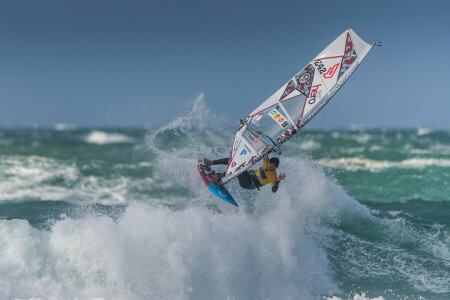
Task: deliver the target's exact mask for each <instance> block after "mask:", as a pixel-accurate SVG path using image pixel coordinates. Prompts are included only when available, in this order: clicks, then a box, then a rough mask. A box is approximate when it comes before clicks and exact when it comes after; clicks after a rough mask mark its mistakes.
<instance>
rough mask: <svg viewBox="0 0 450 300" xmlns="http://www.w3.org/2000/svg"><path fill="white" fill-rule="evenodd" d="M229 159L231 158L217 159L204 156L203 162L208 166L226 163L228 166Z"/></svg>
mask: <svg viewBox="0 0 450 300" xmlns="http://www.w3.org/2000/svg"><path fill="white" fill-rule="evenodd" d="M229 160H230V159H229V158H221V159H216V160H212V159H207V158H204V159H203V163H204V164H205V165H208V166H212V165H225V166H227V165H228V162H229Z"/></svg>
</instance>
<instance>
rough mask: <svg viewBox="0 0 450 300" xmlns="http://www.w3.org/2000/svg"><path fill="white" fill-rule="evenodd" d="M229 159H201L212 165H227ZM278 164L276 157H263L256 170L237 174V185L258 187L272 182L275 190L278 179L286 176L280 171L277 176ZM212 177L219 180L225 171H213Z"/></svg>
mask: <svg viewBox="0 0 450 300" xmlns="http://www.w3.org/2000/svg"><path fill="white" fill-rule="evenodd" d="M228 162H229V159H228V158H222V159H217V160H209V159H207V158H204V159H203V163H204V164H206V165H208V166H212V165H228ZM279 165H280V160H279V159H278V158H277V157H272V158H271V159H269V157H267V156H266V157H264V158H263V164H262V166H261V167H260V168H259V169H257V170H248V171H245V172H243V173H242V174H240V175H238V176H237V178H238V181H239V185H240V186H241V187H242V188H243V189H249V190H253V189H258V190H259V188H260V187H262V186H263V185H266V184H268V183H271V184H272V192H274V193H275V192H276V191H277V190H278V185H279V184H280V181H282V180H284V179H285V178H286V174H283V173H281V174H280V175H278V176H277V171H276V170H277V168H278V166H279ZM213 176H214V178H215V179H217V180H220V179H221V178H222V177H223V176H225V173H214V174H213Z"/></svg>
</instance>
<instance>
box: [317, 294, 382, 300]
mask: <svg viewBox="0 0 450 300" xmlns="http://www.w3.org/2000/svg"><path fill="white" fill-rule="evenodd" d="M325 299H326V300H384V298H383V297H381V296H379V297H375V298H370V297H367V296H366V294H365V293H362V294H358V293H356V294H355V295H354V296H353V297H352V298H340V297H336V296H333V297H325Z"/></svg>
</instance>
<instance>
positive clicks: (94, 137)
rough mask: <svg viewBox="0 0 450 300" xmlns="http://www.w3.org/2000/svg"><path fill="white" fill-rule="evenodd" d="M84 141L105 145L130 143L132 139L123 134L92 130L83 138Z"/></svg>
mask: <svg viewBox="0 0 450 300" xmlns="http://www.w3.org/2000/svg"><path fill="white" fill-rule="evenodd" d="M84 141H85V142H86V143H90V144H97V145H107V144H115V143H132V142H133V141H134V139H133V138H132V137H129V136H127V135H124V134H119V133H107V132H104V131H99V130H94V131H92V132H91V133H89V134H88V135H87V136H86V137H85V138H84Z"/></svg>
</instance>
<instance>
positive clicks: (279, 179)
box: [277, 173, 286, 181]
mask: <svg viewBox="0 0 450 300" xmlns="http://www.w3.org/2000/svg"><path fill="white" fill-rule="evenodd" d="M285 178H286V174H284V173H281V174H280V175H278V178H277V180H278V181H281V180H284V179H285Z"/></svg>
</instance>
